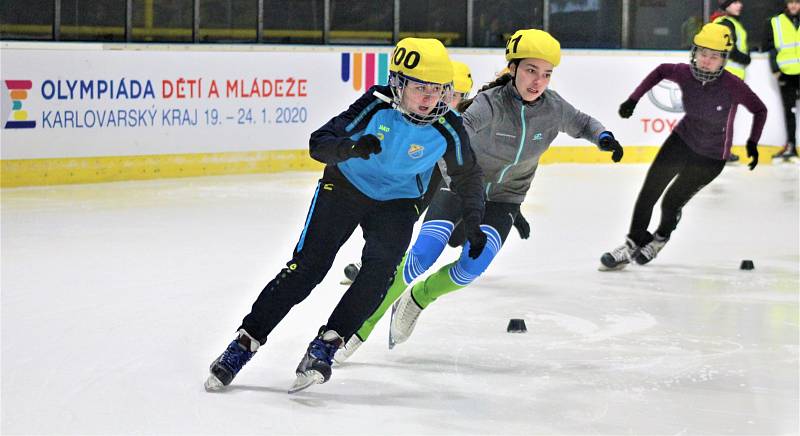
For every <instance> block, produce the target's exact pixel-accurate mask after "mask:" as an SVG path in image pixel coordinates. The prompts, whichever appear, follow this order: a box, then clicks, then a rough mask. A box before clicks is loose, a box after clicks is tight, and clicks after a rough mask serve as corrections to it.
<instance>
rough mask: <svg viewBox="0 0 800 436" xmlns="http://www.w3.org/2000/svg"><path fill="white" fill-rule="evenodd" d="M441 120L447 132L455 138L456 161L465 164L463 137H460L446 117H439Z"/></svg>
mask: <svg viewBox="0 0 800 436" xmlns="http://www.w3.org/2000/svg"><path fill="white" fill-rule="evenodd" d="M439 122H440V123H441V124H442V126H444V128H445V130H447V133H449V134H450V136H452V138H453V142H454V143H455V144H454V146H455V149H456V162H458V164H459V165H464V156H462V155H461V138H459V137H458V133H456V130H455V129H454V128H453V126H451V125H450V123H448V122H447V120H446V119H444V117H441V118H439Z"/></svg>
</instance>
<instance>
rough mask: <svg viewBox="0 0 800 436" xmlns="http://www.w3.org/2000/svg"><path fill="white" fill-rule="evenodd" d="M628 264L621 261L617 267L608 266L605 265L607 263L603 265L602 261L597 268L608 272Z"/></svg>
mask: <svg viewBox="0 0 800 436" xmlns="http://www.w3.org/2000/svg"><path fill="white" fill-rule="evenodd" d="M626 266H628V264H627V263H621V264H619V265H617V266H615V267H612V268H609V267H607V266H605V265H603V264H602V263H601V264H600V266H599V267H597V270H598V271H603V272H606V271H619V270H621V269H624V268H625V267H626Z"/></svg>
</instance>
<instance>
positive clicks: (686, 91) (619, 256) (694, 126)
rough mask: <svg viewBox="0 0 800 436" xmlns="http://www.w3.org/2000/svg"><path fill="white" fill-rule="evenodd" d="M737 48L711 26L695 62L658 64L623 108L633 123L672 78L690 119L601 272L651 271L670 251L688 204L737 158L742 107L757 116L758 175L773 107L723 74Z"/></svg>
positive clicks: (652, 174) (654, 169)
mask: <svg viewBox="0 0 800 436" xmlns="http://www.w3.org/2000/svg"><path fill="white" fill-rule="evenodd" d="M732 47H733V44H732V42H731V36H730V31H729V30H728V28H727V27H725V26H722V25H720V24H714V23H710V24H706V25H705V26H703V28H702V29H701V30H700V32H699V33H698V34H697V35H696V36H695V37H694V46H693V47H692V57H691V64H661V65H659V66H658V68H656V69H655V70H654V71H653V72H652V73H650V74H649V75H648V76H647V77H646V78H645V79H644V81H643V82H642V83H641V84H640V85H639V87H637V88H636V90H635V91H633V94H631V96H630V98H628V100H626V101H625V102H624V103H622V105H620V107H619V114H620V116H621V117H622V118H629V117H630V116H631V115H633V110H634V108H635V107H636V103H637V102H638V101H639V99H640V98H642V96H643V95H644V94H645V93H647V91H649V90H650V88H652V87H653V86H655V85H656V84H658V83H659V82H660V81H662V80H670V81H673V82H675V83H677V84H678V86H679V87H680V89H681V92H682V93H683V105H684V109H685V111H686V115H685V116H684V117H683V118H682V119H681V120H680V122H679V123H678V125H677V126H676V127H675V130H674V131H673V132H672V134H671V135H670V136H669V137H668V138H667V140H666V141H665V142H664V145H663V146H662V147H661V150H659V152H658V155H656V158H655V160H654V161H653V164H652V165H651V166H650V169H649V170H648V172H647V177H646V178H645V180H644V185H643V186H642V190H641V192H639V198H637V200H636V206H635V207H634V210H633V219H632V221H631V227H630V231H629V233H628V236H627V238H626V240H625V243H624V244H622V245H621V246H619V247H617V248H616V249H614V250H613V251H611V252H609V253H604V254H603V256H602V257H601V258H600V262H601V264H602V265H601V267H600V269H601V270H604V271H605V270H616V269H622V268H624V267H625V266H626V265H628V264H629V263H630V262H631V259H634V260H635V261H636V263H638V264H640V265H644V264H646V263H647V262H650V261H651V260H653V259H654V258H655V257H656V255H657V254H658V252H659V251H660V250H661V249H662V248H664V245H665V244H666V243H667V241H669V238H670V236H671V235H672V232H673V231H674V230H675V228H676V227H677V226H678V221H680V219H681V210H682V209H683V206H685V205H686V203H687V202H688V201H689V200H690V199H691V198H692V197H693V196H694V195H695V194H697V192H698V191H700V190H701V189H702V188H703V187H704V186H706V185H707V184H709V183H710V182H711V181H712V180H714V179H715V178H716V177H717V176H718V175H719V174H720V172H722V168H723V167H725V161H726V160H727V159H728V156H729V155H730V153H731V140H732V139H733V120H734V118H735V117H736V107H737V106H738V105H739V104H741V105H744V107H746V108H747V110H749V111H750V112H752V114H753V125H752V127H751V129H750V137H749V138H748V140H747V156H748V157H749V158H750V159H751V160H750V163H749V165H748V166H749V167H750V169H751V170H752V169H754V168H755V167H756V165H757V164H758V149H757V148H756V144H758V139H759V138H760V137H761V130H762V129H763V127H764V122H765V121H766V119H767V108H766V107H765V106H764V103H762V102H761V100H760V99H759V98H758V97H757V96H756V95H755V94H754V93H753V91H752V90H750V88H749V87H748V86H747V85H746V84H745V83H744V82H743V81H742V80H741V79H739V78H738V77H736V76H734V75H733V74H731V73H729V72H728V71H725V70H724V69H723V68H724V66H725V60H726V59H727V56H728V53H729V52H730V50H731V48H732ZM670 183H671V184H670ZM667 186H669V188H667ZM665 190H666V193H665V192H664V191H665ZM662 194H663V196H664V198H663V199H662V200H661V223H660V224H659V226H658V228H657V229H656V231H655V232H654V233H652V234H651V233H650V232H648V230H647V227H648V226H649V224H650V218H651V216H652V214H653V207H654V206H655V204H656V201H658V199H659V198H660V197H661V196H662Z"/></svg>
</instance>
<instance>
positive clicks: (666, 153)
mask: <svg viewBox="0 0 800 436" xmlns="http://www.w3.org/2000/svg"><path fill="white" fill-rule="evenodd" d="M724 167H725V161H724V160H718V159H712V158H709V157H705V156H701V155H699V154H697V153H695V152H694V151H692V150H691V149H690V148H689V146H688V145H686V143H685V142H683V140H682V139H681V138H680V137H679V136H678V135H676V134H675V133H673V134H671V135H670V136H669V138H667V140H666V141H665V142H664V145H663V146H662V147H661V150H659V152H658V155H656V158H655V160H654V161H653V164H652V165H650V169H649V170H648V171H647V177H645V179H644V185H642V190H641V191H640V192H639V197H638V198H637V199H636V206H635V207H634V209H633V220H632V221H631V228H630V232H629V233H628V237H629V238H630V239H631V240H633V242H635V243H636V245H638V246H640V247H641V246H643V245H645V244H647V243H648V242H650V241H652V240H653V235H652V234H651V233H650V232H648V231H647V227H648V226H649V225H650V218H651V217H652V215H653V207H654V206H655V204H656V201H658V199H659V197H661V194H662V193H663V194H664V198H663V200H661V223H660V224H659V225H658V229H657V230H656V232H657V233H658V234H659V235H661V236H663V237H664V238H669V237H670V235H671V234H672V232H673V231H674V230H675V228H676V227H677V226H678V221H680V219H681V210H682V209H683V206H685V205H686V203H688V202H689V200H690V199H691V198H692V197H694V195H695V194H697V193H698V192H699V191H700V190H701V189H703V187H704V186H706V185H707V184H709V183H710V182H711V181H712V180H714V179H715V178H716V177H717V176H718V175H719V173H721V172H722V168H724ZM676 176H677V177H676ZM673 179H674V181H673ZM670 182H672V184H671V185H670ZM667 185H669V189H667ZM665 189H666V191H667V192H666V193H664V190H665Z"/></svg>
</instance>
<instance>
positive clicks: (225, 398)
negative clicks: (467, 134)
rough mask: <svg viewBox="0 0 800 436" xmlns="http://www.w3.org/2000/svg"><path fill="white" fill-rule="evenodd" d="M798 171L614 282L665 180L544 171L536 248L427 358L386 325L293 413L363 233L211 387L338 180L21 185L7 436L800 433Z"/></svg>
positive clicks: (512, 241)
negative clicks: (643, 193)
mask: <svg viewBox="0 0 800 436" xmlns="http://www.w3.org/2000/svg"><path fill="white" fill-rule="evenodd" d="M798 168H799V167H798V166H797V165H794V164H779V165H772V166H769V165H764V166H760V167H758V168H757V169H756V170H755V171H753V172H750V171H748V170H747V168H746V167H745V166H744V165H736V166H729V167H728V168H726V169H725V171H724V172H723V174H722V175H721V176H720V177H719V178H718V179H717V180H715V181H714V182H713V183H712V184H711V185H710V186H708V187H707V188H706V189H705V190H703V191H701V192H700V193H699V194H698V195H697V197H696V198H695V199H694V200H693V201H692V202H691V203H690V204H689V205H688V206H687V207H686V208H685V210H684V216H683V221H682V222H681V224H680V226H679V228H678V230H677V231H676V232H675V233H674V234H673V238H672V240H671V241H670V242H669V244H668V245H667V246H666V248H665V249H664V250H663V251H662V252H661V254H660V255H659V257H658V258H657V259H656V260H655V261H654V262H653V263H652V264H650V265H647V266H636V265H634V266H631V267H629V268H628V269H626V270H624V271H621V272H616V273H613V272H612V273H608V272H598V271H597V266H598V259H599V257H600V255H601V254H602V253H603V252H604V251H608V250H610V249H612V248H614V247H615V246H617V245H619V244H620V243H622V242H623V239H624V235H625V233H626V231H627V226H628V223H629V220H630V216H631V212H632V209H633V203H634V200H635V197H636V194H637V192H638V190H639V187H640V186H641V182H642V180H643V177H644V174H645V172H646V169H647V166H645V165H550V166H544V167H542V168H540V169H539V171H538V173H537V175H536V180H535V181H534V187H533V189H532V191H531V193H530V194H529V196H528V199H527V200H526V202H525V204H524V205H523V208H522V210H523V212H524V214H525V215H526V216H527V218H528V220H529V221H530V222H531V223H532V227H533V232H532V233H533V236H532V238H531V239H529V240H525V241H523V240H520V239H519V238H518V236H517V235H516V232H514V231H513V230H512V234H511V236H510V237H509V239H508V241H507V242H506V244H505V247H504V248H503V250H502V251H501V253H500V254H499V257H498V258H497V259H496V263H495V264H493V265H491V267H490V268H489V270H488V271H487V273H486V274H485V275H484V276H483V277H481V278H479V279H478V281H477V282H475V283H474V284H473V285H472V286H470V287H469V288H467V289H464V290H462V291H460V292H457V293H454V294H451V295H447V296H445V297H442V298H441V299H439V300H438V301H437V302H435V303H434V304H433V305H431V306H430V308H429V309H427V310H425V311H424V312H423V313H422V316H421V318H420V321H419V324H418V325H417V328H416V330H415V332H414V335H413V336H412V337H411V339H410V340H409V341H408V342H406V343H404V344H401V345H399V346H398V347H396V348H395V349H394V350H392V351H388V350H387V330H388V320H387V319H383V320H381V322H380V323H379V324H378V326H377V328H376V330H375V332H374V334H373V335H372V337H370V338H369V341H367V342H366V343H365V344H364V345H363V346H362V347H361V349H359V350H358V352H357V353H356V354H355V355H354V356H353V357H352V358H351V360H350V361H349V362H348V363H346V364H345V365H344V366H341V367H338V368H335V370H334V373H333V378H332V379H331V381H330V382H329V383H327V384H324V385H317V386H313V387H312V388H310V389H309V390H307V391H304V392H302V393H299V394H296V395H287V393H286V390H287V389H288V387H289V386H290V385H291V383H292V382H293V380H294V374H293V373H294V369H295V366H296V365H297V363H298V361H299V360H300V357H301V355H302V353H303V352H304V350H305V348H306V346H307V344H308V342H309V341H310V340H311V339H312V337H313V336H314V335H315V333H316V331H317V329H318V327H319V326H320V325H321V324H323V323H324V322H325V321H326V319H327V317H328V314H329V312H330V311H331V309H332V308H333V307H334V305H335V304H336V302H337V301H338V299H339V297H340V296H341V294H342V293H343V292H344V290H345V287H343V286H341V285H339V283H338V282H339V280H340V279H341V278H342V269H343V267H344V266H345V265H346V264H347V263H349V262H352V261H355V260H357V259H358V257H359V254H360V249H361V244H362V239H361V234H360V232H358V231H357V232H356V233H355V234H354V235H353V237H352V238H351V240H350V242H348V243H347V245H345V247H343V249H342V251H341V252H340V255H339V256H338V257H337V259H336V262H335V264H334V266H333V268H332V270H331V272H330V273H329V274H328V277H327V278H326V279H325V281H324V282H323V283H322V284H320V285H319V286H318V287H317V289H316V290H315V291H314V292H313V293H312V294H311V296H310V297H309V298H308V299H307V300H306V301H304V302H303V303H301V304H300V305H298V306H296V307H295V308H294V309H293V310H292V311H291V312H290V313H289V315H288V316H287V317H286V319H285V320H284V321H283V322H282V323H281V324H280V325H279V326H278V328H277V329H276V330H275V331H274V332H273V334H272V335H271V336H270V338H269V341H268V342H267V344H266V345H265V346H264V347H262V348H261V349H260V350H259V352H258V354H257V355H256V356H255V357H254V358H253V360H252V361H251V362H250V363H249V364H248V365H247V366H246V367H245V368H244V369H243V370H242V372H241V373H240V374H239V376H238V377H237V378H236V379H235V380H234V383H233V384H232V385H231V386H230V388H229V389H228V390H227V391H226V392H223V393H217V394H211V393H207V392H205V391H204V390H203V381H204V380H205V378H206V375H207V372H208V365H209V363H210V362H211V361H212V360H213V359H214V358H215V357H216V356H217V355H219V353H220V352H222V350H223V349H224V348H225V346H226V345H227V344H228V342H230V340H231V339H232V338H233V335H234V331H235V329H236V328H237V327H238V325H239V322H240V321H241V318H242V317H243V316H244V315H245V314H246V313H247V312H248V311H249V308H250V305H251V303H252V301H253V300H254V299H255V297H256V296H257V295H258V292H259V291H260V290H261V289H262V287H263V286H264V285H265V284H266V283H267V282H268V281H269V280H270V279H272V277H273V276H274V275H275V274H276V273H277V272H278V271H279V269H280V268H281V267H282V266H283V265H284V263H285V262H286V261H287V260H288V259H289V256H290V255H291V251H292V248H293V246H294V244H295V243H296V242H297V239H298V236H299V234H300V231H301V229H302V225H303V222H304V219H305V215H306V211H307V208H308V205H309V203H310V200H311V196H312V193H313V190H314V186H315V181H316V179H317V177H318V176H319V175H318V174H316V173H284V174H274V175H251V176H230V177H209V178H195V179H181V180H160V181H143V182H125V183H113V184H96V185H80V186H58V187H46V188H22V189H5V190H3V191H2V216H1V218H2V306H1V307H2V314H1V315H2V427H1V428H0V432H2V433H3V434H53V433H58V434H82V435H85V434H244V433H247V434H368V435H375V434H437V435H442V434H634V435H642V434H671V435H675V434H681V435H682V434H722V433H724V434H795V433H797V432H798V292H800V291H799V288H800V248H798V247H799V243H798V239H799V237H798V232H799V228H800V225H799V223H800V217H799V215H800V207H798V197H799V196H800V195H799V194H798V192H799V191H800V187H799V186H798V173H799V171H798ZM657 217H658V211H656V213H655V216H654V221H653V222H654V223H655V222H656V220H657ZM456 255H457V252H456V251H454V250H452V249H451V250H449V251H446V252H445V254H444V255H443V258H442V261H441V262H440V264H441V263H443V262H445V261H451V260H453V259H454V258H455V256H456ZM744 259H751V260H753V262H754V263H755V269H754V270H752V271H742V270H740V269H739V265H740V262H741V261H742V260H744ZM510 318H524V319H525V321H526V323H527V328H528V333H526V334H510V333H506V325H507V323H508V320H509V319H510Z"/></svg>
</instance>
